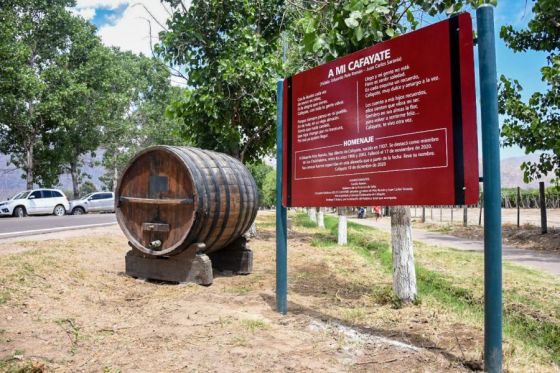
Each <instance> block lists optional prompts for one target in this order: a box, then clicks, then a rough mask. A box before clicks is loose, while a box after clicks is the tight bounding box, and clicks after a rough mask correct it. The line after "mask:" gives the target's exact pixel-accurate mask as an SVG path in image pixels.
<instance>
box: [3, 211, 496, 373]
mask: <svg viewBox="0 0 560 373" xmlns="http://www.w3.org/2000/svg"><path fill="white" fill-rule="evenodd" d="M273 216H274V215H273V213H264V214H260V215H259V218H258V222H259V236H258V237H257V238H256V239H253V240H252V241H251V243H250V245H251V248H252V249H253V250H254V255H255V257H254V273H252V274H250V275H248V276H221V277H219V276H218V277H217V278H216V279H215V281H214V284H213V285H212V286H209V287H203V286H198V285H188V284H187V285H183V284H179V285H170V284H164V283H157V282H147V281H144V280H138V279H134V278H130V277H128V276H126V275H125V274H124V273H123V271H124V255H125V253H126V251H127V250H128V247H127V242H126V239H125V238H124V236H123V235H122V233H121V232H120V230H119V229H118V228H117V227H116V226H115V227H109V228H102V229H96V230H93V231H86V232H83V235H82V236H78V237H77V236H68V237H64V238H60V237H59V238H58V239H52V238H51V239H47V240H35V241H27V242H16V241H9V242H1V243H0V253H8V252H10V253H9V254H2V255H0V371H16V370H17V369H20V368H23V369H24V370H22V371H24V372H32V371H34V372H42V371H46V372H177V371H184V372H241V371H243V372H370V371H371V372H392V373H394V372H461V371H469V370H472V369H475V370H476V369H477V368H480V366H481V365H480V364H481V349H482V335H483V333H482V329H481V328H475V327H472V326H468V325H466V324H464V323H462V321H461V320H459V319H454V318H453V317H451V316H449V314H446V313H444V312H443V311H440V310H438V309H437V308H434V306H433V305H432V306H427V305H423V304H420V305H417V306H410V307H403V308H395V306H394V304H393V301H392V298H391V296H390V294H391V277H390V275H388V274H386V273H384V272H383V271H382V269H381V268H376V267H375V265H374V264H372V263H367V262H366V259H364V258H363V257H361V256H359V255H358V254H356V253H354V252H352V251H350V250H348V249H344V248H339V247H333V248H329V249H328V250H326V249H321V248H316V247H313V246H312V245H311V244H310V241H311V240H310V235H309V234H308V233H306V232H305V231H298V232H292V233H291V237H290V255H289V273H290V287H289V313H288V315H286V316H281V315H279V314H278V313H276V312H275V298H274V289H275V240H274V223H273ZM25 250H27V251H25ZM22 251H25V252H22ZM506 349H507V346H506ZM33 369H34V370H33Z"/></svg>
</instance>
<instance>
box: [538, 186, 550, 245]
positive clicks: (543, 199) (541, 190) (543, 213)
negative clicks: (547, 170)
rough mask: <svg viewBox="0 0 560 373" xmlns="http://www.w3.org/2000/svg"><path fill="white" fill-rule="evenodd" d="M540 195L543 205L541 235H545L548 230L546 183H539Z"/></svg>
mask: <svg viewBox="0 0 560 373" xmlns="http://www.w3.org/2000/svg"><path fill="white" fill-rule="evenodd" d="M539 194H540V197H541V198H540V204H541V233H542V234H545V233H546V232H547V231H548V229H547V227H546V197H545V195H544V181H540V182H539Z"/></svg>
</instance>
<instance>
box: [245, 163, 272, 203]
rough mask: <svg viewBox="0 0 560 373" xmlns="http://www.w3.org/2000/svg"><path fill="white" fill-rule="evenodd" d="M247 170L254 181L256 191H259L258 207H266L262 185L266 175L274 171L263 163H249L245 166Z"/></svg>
mask: <svg viewBox="0 0 560 373" xmlns="http://www.w3.org/2000/svg"><path fill="white" fill-rule="evenodd" d="M247 168H248V169H249V171H250V172H251V175H253V178H254V179H255V183H256V184H257V189H258V191H259V204H260V206H267V205H266V204H265V190H264V183H265V180H266V177H267V175H268V174H269V173H270V172H271V171H274V169H273V168H272V167H271V166H269V165H267V164H266V163H264V162H257V163H249V164H247Z"/></svg>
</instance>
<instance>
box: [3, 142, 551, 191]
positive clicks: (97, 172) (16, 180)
mask: <svg viewBox="0 0 560 373" xmlns="http://www.w3.org/2000/svg"><path fill="white" fill-rule="evenodd" d="M102 159H103V151H98V152H97V154H96V157H95V158H93V159H92V158H91V157H89V156H86V157H85V158H84V163H85V166H84V168H83V172H85V173H86V174H88V175H90V176H91V181H92V182H93V184H94V185H95V186H96V187H97V189H98V190H103V189H104V185H103V183H102V182H101V181H100V180H99V178H100V177H101V176H102V175H103V174H104V173H105V168H104V167H102V166H100V164H101V160H102ZM537 160H538V155H526V156H522V157H512V158H506V159H503V160H502V161H501V176H502V188H515V187H518V186H520V187H521V188H522V189H533V188H538V186H539V183H538V181H533V182H531V183H529V184H525V183H524V182H523V172H522V171H521V168H520V165H521V163H523V162H526V161H537ZM480 170H481V171H480V173H481V174H482V166H480ZM22 175H23V172H22V171H21V170H19V169H18V168H17V167H15V166H14V165H13V164H11V163H10V157H9V156H7V155H5V154H0V200H2V199H6V198H8V197H10V196H12V195H14V194H15V193H17V192H19V191H22V190H25V180H24V179H23V178H22ZM550 179H551V177H550V176H549V177H546V178H545V179H544V180H543V181H545V183H546V185H547V186H548V185H549V184H550ZM58 188H59V189H62V190H72V179H71V178H70V175H69V174H63V175H61V177H60V179H59V186H58Z"/></svg>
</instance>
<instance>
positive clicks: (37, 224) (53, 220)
mask: <svg viewBox="0 0 560 373" xmlns="http://www.w3.org/2000/svg"><path fill="white" fill-rule="evenodd" d="M116 222H117V220H116V218H115V214H86V215H75V216H74V215H66V216H53V215H50V216H27V217H25V218H21V219H18V218H12V217H5V218H0V239H3V238H11V237H21V236H28V235H35V234H44V233H49V232H58V231H65V230H71V229H82V228H93V227H101V226H104V225H112V224H115V223H116Z"/></svg>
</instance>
